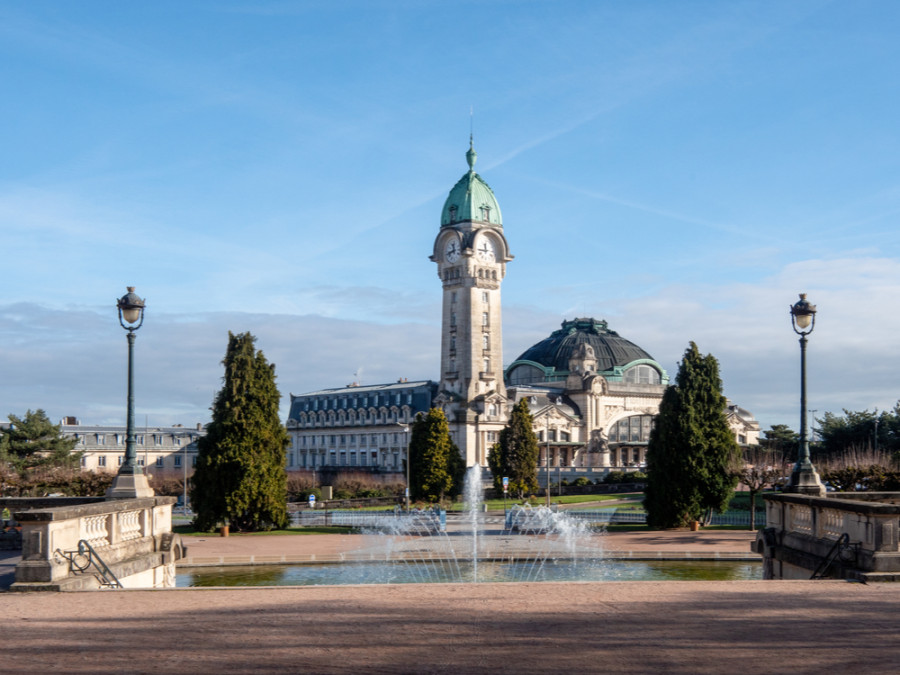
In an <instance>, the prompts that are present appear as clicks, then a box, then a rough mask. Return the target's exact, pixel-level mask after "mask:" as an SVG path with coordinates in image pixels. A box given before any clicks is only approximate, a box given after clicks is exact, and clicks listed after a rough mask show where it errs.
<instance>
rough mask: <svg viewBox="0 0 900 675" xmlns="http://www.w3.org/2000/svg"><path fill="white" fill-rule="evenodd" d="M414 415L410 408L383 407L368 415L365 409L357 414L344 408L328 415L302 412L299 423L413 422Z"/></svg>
mask: <svg viewBox="0 0 900 675" xmlns="http://www.w3.org/2000/svg"><path fill="white" fill-rule="evenodd" d="M412 417H413V411H412V410H410V409H409V408H404V409H403V410H396V409H393V410H391V411H390V412H387V411H385V410H384V409H382V411H381V412H380V413H376V412H375V411H372V413H371V414H370V415H366V413H365V411H363V412H360V413H359V414H357V413H356V411H354V410H351V411H350V412H348V413H345V412H344V411H343V410H342V411H340V412H338V413H337V414H335V413H333V412H329V413H328V414H327V415H326V414H325V413H324V412H318V413H309V414H307V413H300V414H299V415H298V416H297V423H298V424H299V425H300V426H301V427H315V426H330V427H333V426H344V425H347V424H358V425H364V424H400V423H401V422H412Z"/></svg>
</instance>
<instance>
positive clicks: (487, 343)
mask: <svg viewBox="0 0 900 675" xmlns="http://www.w3.org/2000/svg"><path fill="white" fill-rule="evenodd" d="M481 348H482V349H483V350H485V351H487V350H489V349H490V348H491V334H490V333H483V334H482V335H481ZM450 351H452V352H455V351H456V336H455V335H451V336H450Z"/></svg>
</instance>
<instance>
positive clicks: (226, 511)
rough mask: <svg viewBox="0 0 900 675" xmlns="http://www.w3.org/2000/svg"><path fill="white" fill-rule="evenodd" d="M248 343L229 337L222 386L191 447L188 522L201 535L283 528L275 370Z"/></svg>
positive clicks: (281, 432) (246, 336)
mask: <svg viewBox="0 0 900 675" xmlns="http://www.w3.org/2000/svg"><path fill="white" fill-rule="evenodd" d="M255 342H256V338H255V337H253V335H251V334H250V333H241V334H240V335H234V334H232V333H231V332H229V333H228V349H227V351H226V353H225V358H224V360H223V361H222V364H223V365H224V366H225V376H224V378H223V383H224V384H223V386H222V389H221V390H220V391H219V392H218V393H217V394H216V397H215V399H214V401H213V406H212V422H211V423H210V424H209V426H208V427H207V433H206V436H205V437H202V438H201V439H200V440H199V442H198V454H197V467H196V469H195V471H194V476H193V478H192V479H191V501H192V503H193V505H194V511H195V513H196V518H195V521H194V522H195V525H196V527H197V528H198V529H201V530H210V529H213V528H215V527H216V526H217V525H218V524H225V525H229V526H232V527H234V528H235V529H237V530H268V529H272V528H277V527H285V526H286V525H287V521H288V518H287V475H286V473H285V467H284V464H285V448H286V446H287V444H288V436H287V432H286V431H285V429H284V427H283V426H282V424H281V421H280V419H279V417H278V406H279V403H280V400H281V396H280V395H279V393H278V388H277V386H276V385H275V366H274V365H273V364H269V363H268V362H267V361H266V358H265V356H264V355H263V353H262V352H261V351H257V350H256V348H255V346H254V345H255Z"/></svg>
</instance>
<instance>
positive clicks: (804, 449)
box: [785, 293, 825, 496]
mask: <svg viewBox="0 0 900 675" xmlns="http://www.w3.org/2000/svg"><path fill="white" fill-rule="evenodd" d="M791 326H792V327H793V329H794V332H795V333H796V334H797V335H799V336H800V452H799V453H798V456H797V463H796V464H794V470H793V471H792V472H791V481H790V483H788V486H787V487H786V488H785V492H795V493H800V494H808V495H818V496H823V495H824V494H825V486H824V485H822V480H821V479H820V478H819V474H818V473H817V472H816V469H815V467H814V466H813V464H812V462H811V461H810V459H809V438H808V436H807V432H806V342H807V340H806V336H807V335H809V334H810V333H812V332H813V329H814V328H815V327H816V306H815V305H811V304H810V303H809V302H808V301H807V299H806V293H801V294H800V299H799V300H798V301H797V302H796V303H794V304H793V305H791Z"/></svg>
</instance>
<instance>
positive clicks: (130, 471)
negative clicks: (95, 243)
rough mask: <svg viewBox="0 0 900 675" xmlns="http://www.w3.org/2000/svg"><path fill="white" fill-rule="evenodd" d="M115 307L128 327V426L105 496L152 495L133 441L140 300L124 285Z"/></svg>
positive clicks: (118, 497)
mask: <svg viewBox="0 0 900 675" xmlns="http://www.w3.org/2000/svg"><path fill="white" fill-rule="evenodd" d="M116 307H117V308H118V310H119V324H121V326H122V328H124V329H125V330H127V331H128V427H127V430H126V436H125V459H124V461H123V462H122V465H121V466H120V467H119V472H118V473H117V474H116V477H115V479H114V480H113V482H112V485H111V486H110V488H109V490H107V491H106V498H107V499H134V498H136V497H152V496H153V490H152V489H151V487H150V483H149V482H148V481H147V476H145V475H144V472H143V471H142V470H141V467H140V466H138V463H137V450H136V449H135V442H134V340H135V335H134V332H135V331H136V330H137V329H138V328H140V327H141V326H142V325H143V324H144V301H143V300H141V298H140V297H138V295H137V294H136V293H135V292H134V286H129V287H128V293H126V294H125V295H123V296H122V297H121V298H119V300H118V301H117V302H116Z"/></svg>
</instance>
